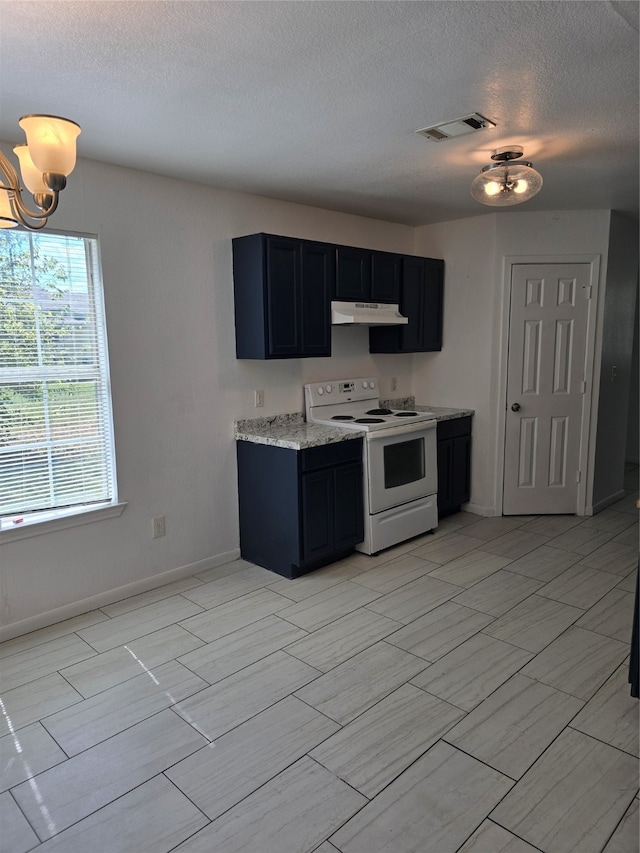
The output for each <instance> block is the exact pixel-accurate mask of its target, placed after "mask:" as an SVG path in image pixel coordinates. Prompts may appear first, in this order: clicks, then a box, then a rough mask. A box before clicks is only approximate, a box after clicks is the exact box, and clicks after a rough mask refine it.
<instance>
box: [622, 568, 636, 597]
mask: <svg viewBox="0 0 640 853" xmlns="http://www.w3.org/2000/svg"><path fill="white" fill-rule="evenodd" d="M637 574H638V570H637V569H634V570H633V571H631V572H629V574H628V575H627V576H626V577H625V578H622V580H621V581H618V584H617V588H618V589H624V590H625V591H626V592H633V593H634V594H635V591H636V577H637Z"/></svg>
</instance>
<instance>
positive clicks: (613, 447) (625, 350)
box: [592, 213, 638, 512]
mask: <svg viewBox="0 0 640 853" xmlns="http://www.w3.org/2000/svg"><path fill="white" fill-rule="evenodd" d="M637 288H638V231H637V225H636V223H634V222H633V221H632V220H630V219H629V218H627V217H624V216H622V215H620V214H616V213H612V215H611V230H610V236H609V258H608V264H607V280H606V289H605V299H604V317H603V325H602V355H601V370H600V387H599V398H598V429H597V439H596V451H595V466H594V480H593V497H592V507H593V510H594V511H595V512H598V511H599V510H601V509H604V507H606V506H608V505H609V504H610V503H612V502H613V501H614V500H617V499H619V498H620V497H622V495H623V481H624V463H625V457H626V449H627V428H628V424H629V418H628V411H629V387H630V381H631V376H632V352H633V329H634V319H635V317H634V315H635V308H636V295H637ZM635 375H636V380H637V375H638V374H637V369H636V371H635ZM635 400H636V401H637V388H636V391H635Z"/></svg>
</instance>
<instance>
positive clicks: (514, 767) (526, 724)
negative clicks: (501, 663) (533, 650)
mask: <svg viewBox="0 0 640 853" xmlns="http://www.w3.org/2000/svg"><path fill="white" fill-rule="evenodd" d="M583 704H584V703H583V702H581V701H580V700H579V699H575V698H574V697H573V696H567V694H566V693H561V692H560V691H559V690H554V689H553V688H552V687H548V686H547V685H546V684H540V683H538V682H536V681H532V680H531V679H530V678H525V677H524V676H522V675H514V676H513V677H512V678H510V679H509V680H508V681H507V682H506V683H505V684H503V685H502V686H501V687H498V689H497V690H496V691H495V693H492V695H491V696H489V697H488V698H487V699H485V700H484V702H481V703H480V705H478V707H477V708H474V710H473V711H471V713H469V714H468V715H467V716H466V717H465V718H464V720H462V721H461V722H459V723H458V724H457V725H456V726H454V727H453V728H452V729H451V730H450V731H449V732H448V733H447V734H446V736H445V739H446V740H447V741H448V742H449V743H451V744H453V746H457V747H459V748H460V749H461V750H463V752H466V753H468V754H469V755H473V756H474V758H478V759H479V760H480V761H484V763H485V764H489V765H490V766H491V767H494V768H495V769H496V770H499V771H500V772H501V773H504V774H505V775H507V776H510V777H511V778H512V779H519V778H520V777H521V776H522V774H523V773H524V772H525V771H526V770H528V768H529V767H530V766H531V765H532V764H533V762H534V761H536V759H537V758H538V757H539V756H540V755H541V754H542V753H543V752H544V750H545V749H546V748H547V747H548V746H549V744H550V743H551V742H552V741H553V740H554V738H556V737H557V736H558V735H559V734H560V732H561V731H562V729H564V728H565V726H566V725H567V724H568V723H569V722H570V720H571V719H572V717H574V716H575V714H576V713H577V712H578V711H579V710H580V709H581V708H582V707H583Z"/></svg>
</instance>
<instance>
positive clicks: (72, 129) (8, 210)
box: [0, 115, 80, 231]
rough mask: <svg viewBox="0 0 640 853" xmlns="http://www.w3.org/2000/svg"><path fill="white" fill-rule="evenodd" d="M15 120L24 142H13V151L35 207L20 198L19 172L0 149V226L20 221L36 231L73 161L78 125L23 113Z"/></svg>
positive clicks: (53, 205)
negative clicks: (28, 205) (24, 139)
mask: <svg viewBox="0 0 640 853" xmlns="http://www.w3.org/2000/svg"><path fill="white" fill-rule="evenodd" d="M18 124H19V125H20V127H21V128H22V129H23V130H24V132H25V136H26V137H27V142H26V144H24V143H23V144H22V145H16V146H15V147H14V149H13V151H14V153H15V155H16V157H17V158H18V161H19V163H20V174H21V176H22V181H23V183H24V186H25V187H26V189H27V190H29V192H30V193H31V194H32V196H33V203H34V204H35V206H36V208H37V210H30V209H29V208H28V207H27V205H26V204H25V202H24V201H23V198H22V193H23V187H21V185H20V180H19V178H18V173H17V172H16V170H15V169H14V168H13V166H12V165H11V163H10V162H9V160H8V159H7V158H6V157H5V156H4V154H3V153H2V151H0V180H2V183H0V228H15V227H16V225H23V226H24V227H25V228H28V229H29V230H30V231H37V230H39V229H40V228H43V227H44V226H45V225H46V224H47V220H48V219H49V217H50V216H51V214H52V213H53V212H54V211H55V209H56V208H57V206H58V196H59V195H60V192H61V191H62V190H63V189H64V188H65V186H66V184H67V176H68V175H70V174H71V172H72V171H73V169H74V166H75V165H76V138H77V136H78V134H79V133H80V127H79V125H77V124H76V123H75V122H74V121H69V119H66V118H59V117H58V116H46V115H28V116H22V118H21V119H20V121H19V122H18Z"/></svg>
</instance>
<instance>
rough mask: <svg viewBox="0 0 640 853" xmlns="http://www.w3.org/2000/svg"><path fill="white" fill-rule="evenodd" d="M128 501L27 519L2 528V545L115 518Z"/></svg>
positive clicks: (0, 536)
mask: <svg viewBox="0 0 640 853" xmlns="http://www.w3.org/2000/svg"><path fill="white" fill-rule="evenodd" d="M126 505H127V504H126V502H123V503H115V504H108V505H107V506H101V507H96V508H94V509H81V510H75V511H73V510H72V511H70V512H68V513H67V514H66V515H59V516H57V517H56V518H50V519H47V520H46V521H45V520H42V519H35V518H34V519H27V520H25V521H23V522H21V523H20V524H19V525H15V526H13V527H5V528H4V530H0V545H4V544H5V543H7V542H15V541H17V540H18V539H28V538H30V537H31V536H40V535H41V534H42V533H55V532H56V531H57V530H66V529H67V528H69V527H78V526H79V525H81V524H90V523H91V522H93V521H102V520H103V519H105V518H115V517H116V516H118V515H122V512H123V510H124V508H125V507H126Z"/></svg>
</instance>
